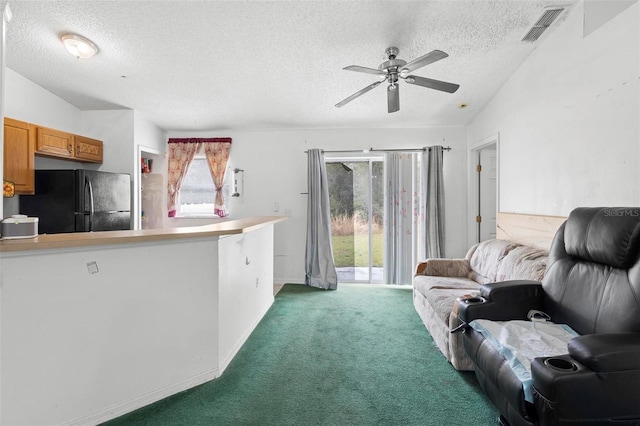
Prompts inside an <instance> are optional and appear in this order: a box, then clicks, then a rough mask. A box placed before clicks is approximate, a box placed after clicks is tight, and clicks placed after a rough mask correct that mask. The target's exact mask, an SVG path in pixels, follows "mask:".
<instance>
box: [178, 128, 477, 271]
mask: <svg viewBox="0 0 640 426" xmlns="http://www.w3.org/2000/svg"><path fill="white" fill-rule="evenodd" d="M167 136H168V137H177V138H179V137H225V136H228V137H232V138H233V145H232V148H231V156H230V159H229V163H230V165H231V168H232V169H233V168H234V167H238V168H240V169H244V189H243V193H242V194H241V196H240V197H238V198H230V199H228V200H227V202H228V206H229V210H230V212H231V217H232V218H235V217H248V216H264V215H287V216H289V217H290V218H289V220H287V221H284V222H282V223H278V224H276V225H275V264H274V276H275V281H276V282H277V283H283V282H293V283H304V277H305V271H304V258H305V244H306V223H307V196H306V195H304V194H303V193H305V192H307V155H306V154H305V151H306V150H308V149H310V148H320V149H324V150H362V149H369V148H372V147H373V148H377V149H383V148H420V147H424V146H430V145H444V146H450V147H451V148H452V150H451V151H448V152H445V154H444V175H445V176H444V181H445V192H446V194H445V203H446V206H445V213H446V223H445V228H446V229H445V232H446V239H445V255H446V256H448V257H450V256H455V257H458V256H464V254H465V253H466V252H467V249H468V247H467V237H466V235H467V225H466V211H467V208H466V205H467V204H466V197H467V189H466V179H467V172H466V168H467V157H466V129H465V128H463V127H442V128H413V129H331V130H282V131H254V132H240V131H209V132H169V134H168V135H167ZM276 202H277V203H278V205H279V210H278V211H273V205H274V203H276ZM180 222H181V223H182V225H183V226H184V225H186V224H187V223H188V221H185V220H181V221H180Z"/></svg>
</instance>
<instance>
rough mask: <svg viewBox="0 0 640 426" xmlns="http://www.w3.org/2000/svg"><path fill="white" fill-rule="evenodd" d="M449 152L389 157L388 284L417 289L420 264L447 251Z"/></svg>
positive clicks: (435, 149)
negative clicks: (446, 154) (445, 170)
mask: <svg viewBox="0 0 640 426" xmlns="http://www.w3.org/2000/svg"><path fill="white" fill-rule="evenodd" d="M442 154H443V149H442V147H441V146H434V147H429V148H426V149H425V151H424V152H421V153H414V152H401V153H395V152H394V153H387V154H385V161H384V175H385V183H386V188H385V223H384V232H385V243H384V247H385V250H384V270H385V282H386V283H388V284H411V281H412V278H413V271H414V268H415V266H416V264H417V262H418V261H419V260H422V259H425V258H429V257H441V256H442V254H443V251H444V243H443V241H444V185H443V178H442V176H443V173H442V164H443V158H442Z"/></svg>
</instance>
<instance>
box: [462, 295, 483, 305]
mask: <svg viewBox="0 0 640 426" xmlns="http://www.w3.org/2000/svg"><path fill="white" fill-rule="evenodd" d="M464 302H465V303H467V304H469V305H475V304H477V303H484V297H478V296H475V297H470V298H468V299H464Z"/></svg>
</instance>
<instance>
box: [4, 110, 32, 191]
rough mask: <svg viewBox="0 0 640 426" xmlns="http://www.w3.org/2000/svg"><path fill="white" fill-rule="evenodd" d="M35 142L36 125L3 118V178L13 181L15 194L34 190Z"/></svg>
mask: <svg viewBox="0 0 640 426" xmlns="http://www.w3.org/2000/svg"><path fill="white" fill-rule="evenodd" d="M35 144H36V126H34V125H33V124H29V123H25V122H23V121H18V120H14V119H12V118H5V119H4V179H5V180H8V181H11V182H13V183H14V185H15V192H16V194H33V193H34V192H35V173H34V165H33V154H34V149H35Z"/></svg>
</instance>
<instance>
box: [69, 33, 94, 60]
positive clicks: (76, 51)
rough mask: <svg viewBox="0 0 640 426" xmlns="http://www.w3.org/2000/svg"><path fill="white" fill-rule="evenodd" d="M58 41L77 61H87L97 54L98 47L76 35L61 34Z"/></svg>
mask: <svg viewBox="0 0 640 426" xmlns="http://www.w3.org/2000/svg"><path fill="white" fill-rule="evenodd" d="M60 40H62V44H64V47H66V48H67V50H68V51H69V53H71V54H72V55H73V56H75V57H76V58H78V59H89V58H91V57H92V56H93V55H95V54H96V53H98V46H96V45H95V44H94V43H93V42H92V41H91V40H89V39H88V38H85V37H82V36H79V35H77V34H71V33H67V34H63V35H62V36H60Z"/></svg>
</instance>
